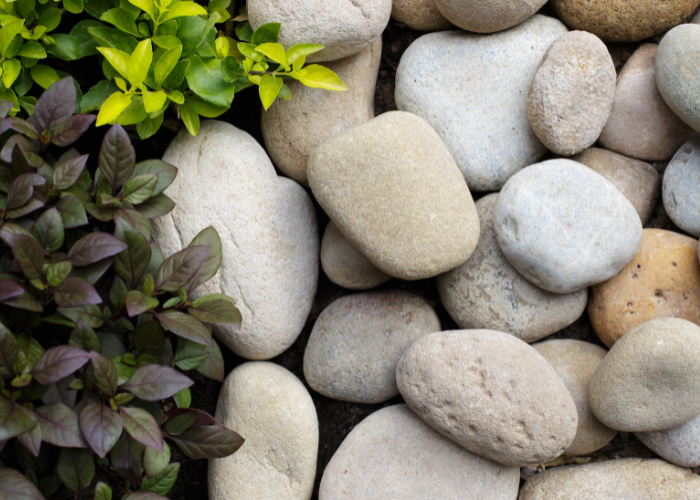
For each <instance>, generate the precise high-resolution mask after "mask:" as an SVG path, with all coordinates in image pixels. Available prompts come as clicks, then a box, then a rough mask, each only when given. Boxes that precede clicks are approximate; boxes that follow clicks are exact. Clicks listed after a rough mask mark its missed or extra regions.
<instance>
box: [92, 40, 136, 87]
mask: <svg viewBox="0 0 700 500" xmlns="http://www.w3.org/2000/svg"><path fill="white" fill-rule="evenodd" d="M97 50H99V51H100V54H102V55H103V56H105V59H107V62H108V63H109V64H111V65H112V67H113V68H114V69H116V70H117V72H118V73H119V74H120V75H122V76H123V77H124V78H126V79H127V80H128V79H129V54H127V53H126V52H122V51H121V50H118V49H108V48H106V47H97Z"/></svg>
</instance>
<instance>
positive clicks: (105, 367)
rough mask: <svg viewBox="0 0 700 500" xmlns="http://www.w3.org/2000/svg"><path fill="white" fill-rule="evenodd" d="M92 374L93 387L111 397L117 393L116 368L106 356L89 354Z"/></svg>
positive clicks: (96, 353)
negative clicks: (95, 386)
mask: <svg viewBox="0 0 700 500" xmlns="http://www.w3.org/2000/svg"><path fill="white" fill-rule="evenodd" d="M90 356H91V357H90V361H91V364H92V372H93V375H94V377H95V385H97V388H98V389H99V390H100V392H102V393H103V394H105V395H108V396H112V397H114V395H115V394H116V393H117V385H118V384H117V380H118V378H119V377H118V374H117V367H116V366H114V363H112V360H111V359H109V358H108V357H107V356H103V355H102V354H100V353H98V352H94V351H93V352H91V353H90Z"/></svg>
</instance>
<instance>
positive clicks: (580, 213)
mask: <svg viewBox="0 0 700 500" xmlns="http://www.w3.org/2000/svg"><path fill="white" fill-rule="evenodd" d="M493 225H494V228H495V229H496V238H497V240H498V245H499V246H500V247H501V250H502V251H503V254H504V255H505V256H506V258H507V259H508V261H509V262H510V263H511V265H512V266H513V267H514V268H515V269H516V270H517V271H518V272H519V273H520V274H522V275H523V276H525V278H527V279H528V280H530V281H531V282H532V283H534V284H535V285H537V286H540V287H542V288H544V289H545V290H549V291H550V292H554V293H571V292H575V291H578V290H582V289H584V288H586V287H587V286H590V285H594V284H596V283H601V282H603V281H605V280H607V279H609V278H611V277H613V276H615V275H616V274H617V273H618V272H619V271H620V270H621V269H622V268H623V267H625V265H626V264H627V262H629V261H630V259H632V257H634V255H635V254H636V253H637V250H638V249H639V244H640V242H641V239H642V224H641V222H640V220H639V215H637V212H636V211H635V209H634V207H633V206H632V205H631V204H630V202H629V201H627V198H625V197H624V195H623V194H622V193H620V191H618V190H617V189H616V188H615V186H613V185H612V184H611V183H610V182H608V181H607V180H606V179H605V178H604V177H603V176H601V175H599V174H597V173H595V172H593V171H592V170H591V169H589V168H588V167H586V166H584V165H581V164H580V163H577V162H575V161H571V160H550V161H545V162H542V163H538V164H536V165H532V166H530V167H528V168H526V169H524V170H522V171H520V172H518V173H517V174H516V175H514V176H513V177H511V179H510V180H509V181H508V182H507V183H506V185H505V186H504V187H503V189H502V190H501V194H500V196H499V198H498V204H497V206H496V211H495V212H494V219H493Z"/></svg>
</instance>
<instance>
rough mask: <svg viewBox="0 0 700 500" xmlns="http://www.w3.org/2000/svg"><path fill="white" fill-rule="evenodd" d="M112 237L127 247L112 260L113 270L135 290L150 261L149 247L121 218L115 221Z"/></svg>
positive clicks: (139, 234)
mask: <svg viewBox="0 0 700 500" xmlns="http://www.w3.org/2000/svg"><path fill="white" fill-rule="evenodd" d="M114 235H115V236H116V237H117V238H119V239H120V240H121V241H123V242H124V243H126V245H127V247H126V248H125V249H124V250H123V251H122V252H121V253H119V254H118V255H117V257H116V259H115V260H114V270H115V271H116V272H117V274H118V275H119V276H120V277H121V278H122V279H123V280H124V281H126V282H127V283H128V284H129V286H130V287H131V288H132V289H135V288H136V287H137V286H138V284H139V283H140V282H141V278H142V277H143V275H144V273H145V272H146V269H147V268H148V264H149V263H150V261H151V247H150V246H149V245H148V241H147V240H146V238H145V237H144V236H143V235H142V234H141V233H140V232H139V231H137V230H136V229H134V228H133V227H132V226H131V224H128V223H127V222H126V221H125V220H124V219H121V218H117V220H116V228H115V231H114Z"/></svg>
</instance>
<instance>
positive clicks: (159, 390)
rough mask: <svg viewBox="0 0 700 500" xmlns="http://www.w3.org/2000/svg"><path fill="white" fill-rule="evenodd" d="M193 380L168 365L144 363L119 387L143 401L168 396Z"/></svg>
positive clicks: (156, 399)
mask: <svg viewBox="0 0 700 500" xmlns="http://www.w3.org/2000/svg"><path fill="white" fill-rule="evenodd" d="M193 383H194V382H192V380H190V379H189V378H188V377H186V376H185V375H183V374H182V373H180V372H178V371H176V370H173V369H172V368H170V367H169V366H161V365H146V366H143V367H141V368H139V369H138V370H136V373H134V374H133V375H132V377H131V378H130V379H129V381H128V382H127V383H126V384H124V385H122V386H121V388H122V389H125V390H127V391H129V392H130V393H131V394H133V395H134V396H136V397H137V398H140V399H143V400H144V401H159V400H161V399H165V398H169V397H170V396H172V395H173V394H175V393H177V392H180V391H181V390H183V389H184V388H186V387H190V386H191V385H192V384H193Z"/></svg>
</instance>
